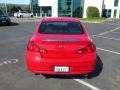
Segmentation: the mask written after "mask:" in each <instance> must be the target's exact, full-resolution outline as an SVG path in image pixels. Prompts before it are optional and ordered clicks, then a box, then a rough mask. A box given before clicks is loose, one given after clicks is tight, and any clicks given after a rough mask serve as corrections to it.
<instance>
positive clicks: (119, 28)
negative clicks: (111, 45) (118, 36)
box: [98, 27, 120, 35]
mask: <svg viewBox="0 0 120 90" xmlns="http://www.w3.org/2000/svg"><path fill="white" fill-rule="evenodd" d="M118 29H120V27H117V28H115V29H112V30H109V31H106V32H103V33H100V34H98V35H104V34H107V33H110V32H114V31H116V30H118Z"/></svg>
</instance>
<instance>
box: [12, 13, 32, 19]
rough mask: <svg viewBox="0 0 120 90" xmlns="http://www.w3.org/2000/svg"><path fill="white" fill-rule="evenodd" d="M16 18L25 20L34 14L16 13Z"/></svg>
mask: <svg viewBox="0 0 120 90" xmlns="http://www.w3.org/2000/svg"><path fill="white" fill-rule="evenodd" d="M14 17H17V18H24V17H31V18H32V17H33V14H32V13H27V12H17V13H14Z"/></svg>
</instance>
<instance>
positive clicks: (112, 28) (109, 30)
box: [0, 18, 120, 90]
mask: <svg viewBox="0 0 120 90" xmlns="http://www.w3.org/2000/svg"><path fill="white" fill-rule="evenodd" d="M39 20H40V19H32V20H31V19H15V18H12V21H13V23H12V24H11V26H4V25H2V26H0V90H120V20H118V19H115V20H112V21H107V22H103V23H85V25H86V27H87V29H88V32H89V34H90V37H91V38H92V39H93V41H94V42H95V44H96V46H97V55H98V57H97V59H98V63H97V68H96V71H95V72H94V73H93V75H92V78H90V79H87V78H84V77H82V76H51V77H50V78H49V79H45V78H44V77H43V76H41V75H37V76H35V75H34V74H32V73H30V72H28V71H27V69H26V63H25V49H26V43H27V41H28V40H29V38H30V37H31V35H32V33H33V31H34V29H35V27H36V26H37V24H38V22H39Z"/></svg>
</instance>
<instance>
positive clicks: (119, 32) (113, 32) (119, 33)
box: [112, 32, 120, 34]
mask: <svg viewBox="0 0 120 90" xmlns="http://www.w3.org/2000/svg"><path fill="white" fill-rule="evenodd" d="M112 33H116V34H120V32H112Z"/></svg>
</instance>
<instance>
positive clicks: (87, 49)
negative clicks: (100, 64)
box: [26, 17, 96, 75]
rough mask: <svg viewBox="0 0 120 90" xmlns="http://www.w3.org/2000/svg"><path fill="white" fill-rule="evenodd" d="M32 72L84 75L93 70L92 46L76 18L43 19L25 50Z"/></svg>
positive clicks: (93, 46)
mask: <svg viewBox="0 0 120 90" xmlns="http://www.w3.org/2000/svg"><path fill="white" fill-rule="evenodd" d="M26 62H27V68H28V70H29V71H31V72H33V73H36V74H37V73H39V74H52V75H54V74H55V75H58V74H59V75H65V74H68V75H69V74H74V75H75V74H82V75H88V74H89V73H91V72H93V71H94V70H95V66H96V46H95V44H94V43H93V42H92V40H91V39H90V37H89V36H88V33H87V30H86V28H85V26H84V25H83V24H82V23H81V22H80V20H79V19H75V18H67V17H56V18H43V19H41V21H40V23H39V25H38V26H37V28H36V30H35V32H34V34H33V36H32V38H31V39H30V40H29V42H28V45H27V50H26Z"/></svg>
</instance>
